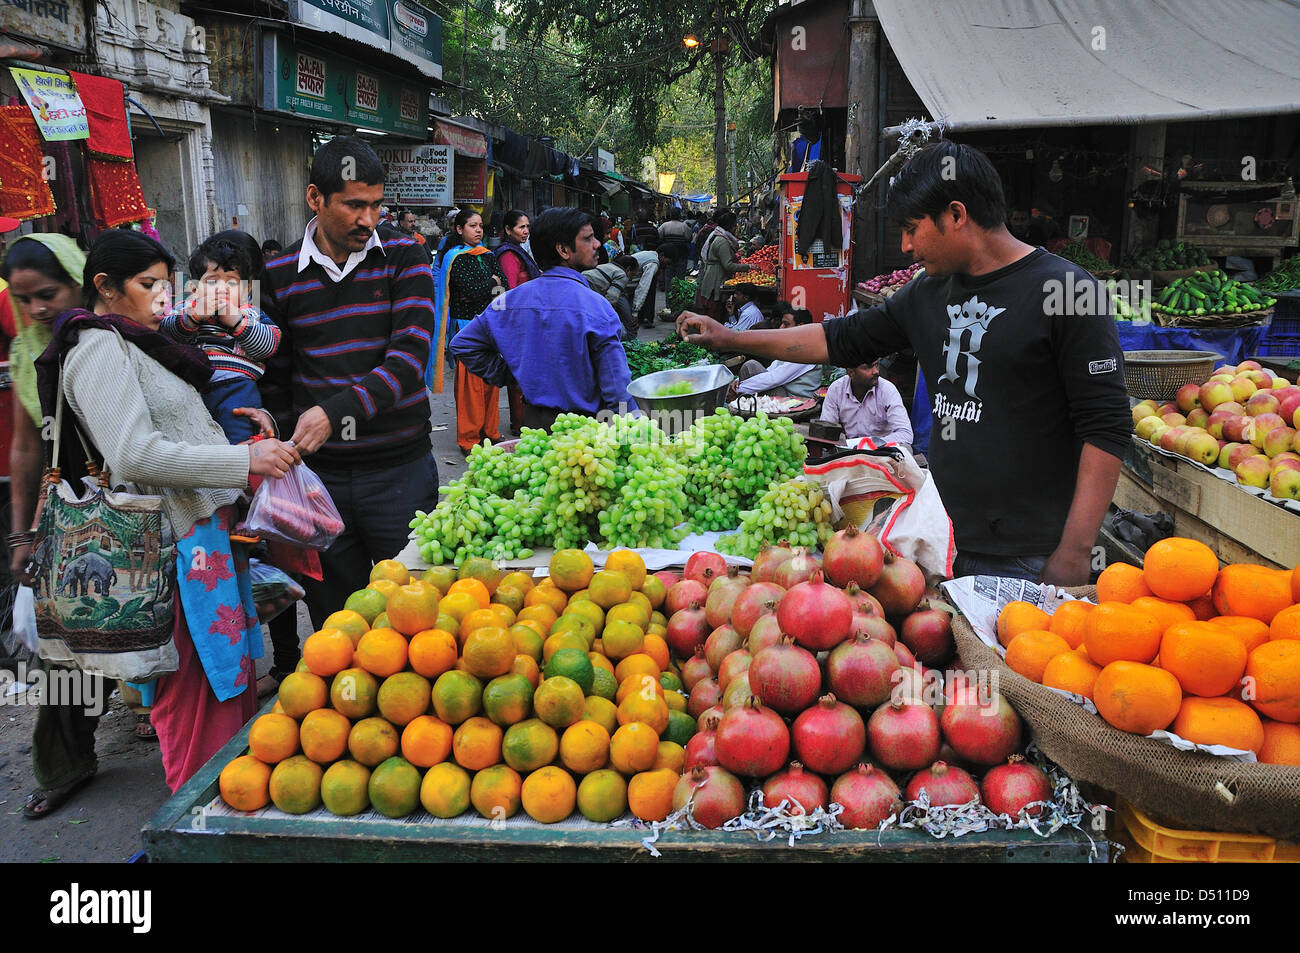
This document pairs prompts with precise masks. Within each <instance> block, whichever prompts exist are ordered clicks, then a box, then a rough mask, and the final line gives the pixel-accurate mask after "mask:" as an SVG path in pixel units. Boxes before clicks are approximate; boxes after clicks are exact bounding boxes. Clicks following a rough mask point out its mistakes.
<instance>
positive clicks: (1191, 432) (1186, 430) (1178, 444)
mask: <svg viewBox="0 0 1300 953" xmlns="http://www.w3.org/2000/svg"><path fill="white" fill-rule="evenodd" d="M1178 429H1179V430H1181V431H1182V433H1180V434H1179V435H1178V436H1177V438H1175V440H1174V453H1176V454H1178V455H1179V456H1180V457H1185V456H1187V445H1188V444H1189V443H1190V442H1191V440H1192V438H1193V437H1195V436H1196V435H1197V434H1198V433H1205V431H1204V430H1197V429H1196V428H1195V427H1180V428H1178ZM1205 435H1206V436H1207V437H1208V436H1209V434H1205Z"/></svg>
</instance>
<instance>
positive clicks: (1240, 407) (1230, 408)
mask: <svg viewBox="0 0 1300 953" xmlns="http://www.w3.org/2000/svg"><path fill="white" fill-rule="evenodd" d="M1214 409H1215V410H1222V411H1223V412H1224V413H1228V414H1244V413H1245V412H1246V405H1245V404H1240V403H1238V402H1237V401H1235V400H1230V401H1228V402H1227V403H1226V404H1220V405H1219V406H1218V407H1215V408H1214Z"/></svg>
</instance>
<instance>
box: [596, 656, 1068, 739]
mask: <svg viewBox="0 0 1300 953" xmlns="http://www.w3.org/2000/svg"><path fill="white" fill-rule="evenodd" d="M1062 644H1064V643H1062ZM656 684H657V683H656ZM634 721H640V722H644V723H645V724H647V725H649V726H650V727H651V728H653V729H654V733H655V734H656V735H662V734H663V733H664V729H665V728H667V727H668V703H667V702H665V701H664V700H663V698H662V697H661V696H660V695H657V694H649V695H648V694H647V693H646V692H644V691H633V692H629V693H628V694H627V696H626V697H624V698H623V700H622V701H621V702H619V703H618V723H619V724H620V725H627V724H631V723H632V722H634Z"/></svg>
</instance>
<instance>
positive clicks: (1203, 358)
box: [1124, 351, 1223, 401]
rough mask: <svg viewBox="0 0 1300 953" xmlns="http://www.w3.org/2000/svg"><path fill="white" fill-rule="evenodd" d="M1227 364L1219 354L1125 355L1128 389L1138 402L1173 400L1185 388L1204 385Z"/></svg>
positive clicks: (1163, 352) (1127, 353) (1126, 384)
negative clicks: (1215, 370) (1219, 367)
mask: <svg viewBox="0 0 1300 953" xmlns="http://www.w3.org/2000/svg"><path fill="white" fill-rule="evenodd" d="M1222 360H1223V355H1222V354H1219V353H1218V352H1216V351H1125V352H1124V385H1125V386H1126V387H1127V388H1128V393H1129V396H1130V397H1135V398H1137V399H1138V400H1158V401H1166V400H1173V399H1174V396H1175V395H1176V394H1177V393H1178V388H1180V387H1182V386H1183V385H1184V384H1202V383H1204V382H1205V381H1206V379H1207V378H1209V376H1210V375H1211V374H1213V373H1214V365H1215V364H1217V363H1218V362H1219V361H1222Z"/></svg>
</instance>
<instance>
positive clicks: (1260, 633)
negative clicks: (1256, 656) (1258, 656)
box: [1209, 613, 1280, 653]
mask: <svg viewBox="0 0 1300 953" xmlns="http://www.w3.org/2000/svg"><path fill="white" fill-rule="evenodd" d="M1279 614H1280V613H1279ZM1209 621H1210V622H1213V623H1214V624H1215V625H1221V626H1223V627H1224V628H1225V629H1227V630H1228V631H1229V632H1231V633H1232V634H1233V635H1235V636H1236V637H1237V638H1239V639H1241V641H1242V644H1243V645H1245V646H1246V651H1247V652H1248V653H1249V652H1253V651H1254V650H1255V648H1256V647H1257V646H1260V645H1263V644H1264V643H1265V642H1267V641H1268V635H1269V627H1268V626H1267V625H1265V624H1264V623H1263V622H1260V621H1259V620H1258V619H1252V618H1250V617H1249V616H1244V615H1217V616H1215V617H1214V618H1212V619H1210V620H1209Z"/></svg>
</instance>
